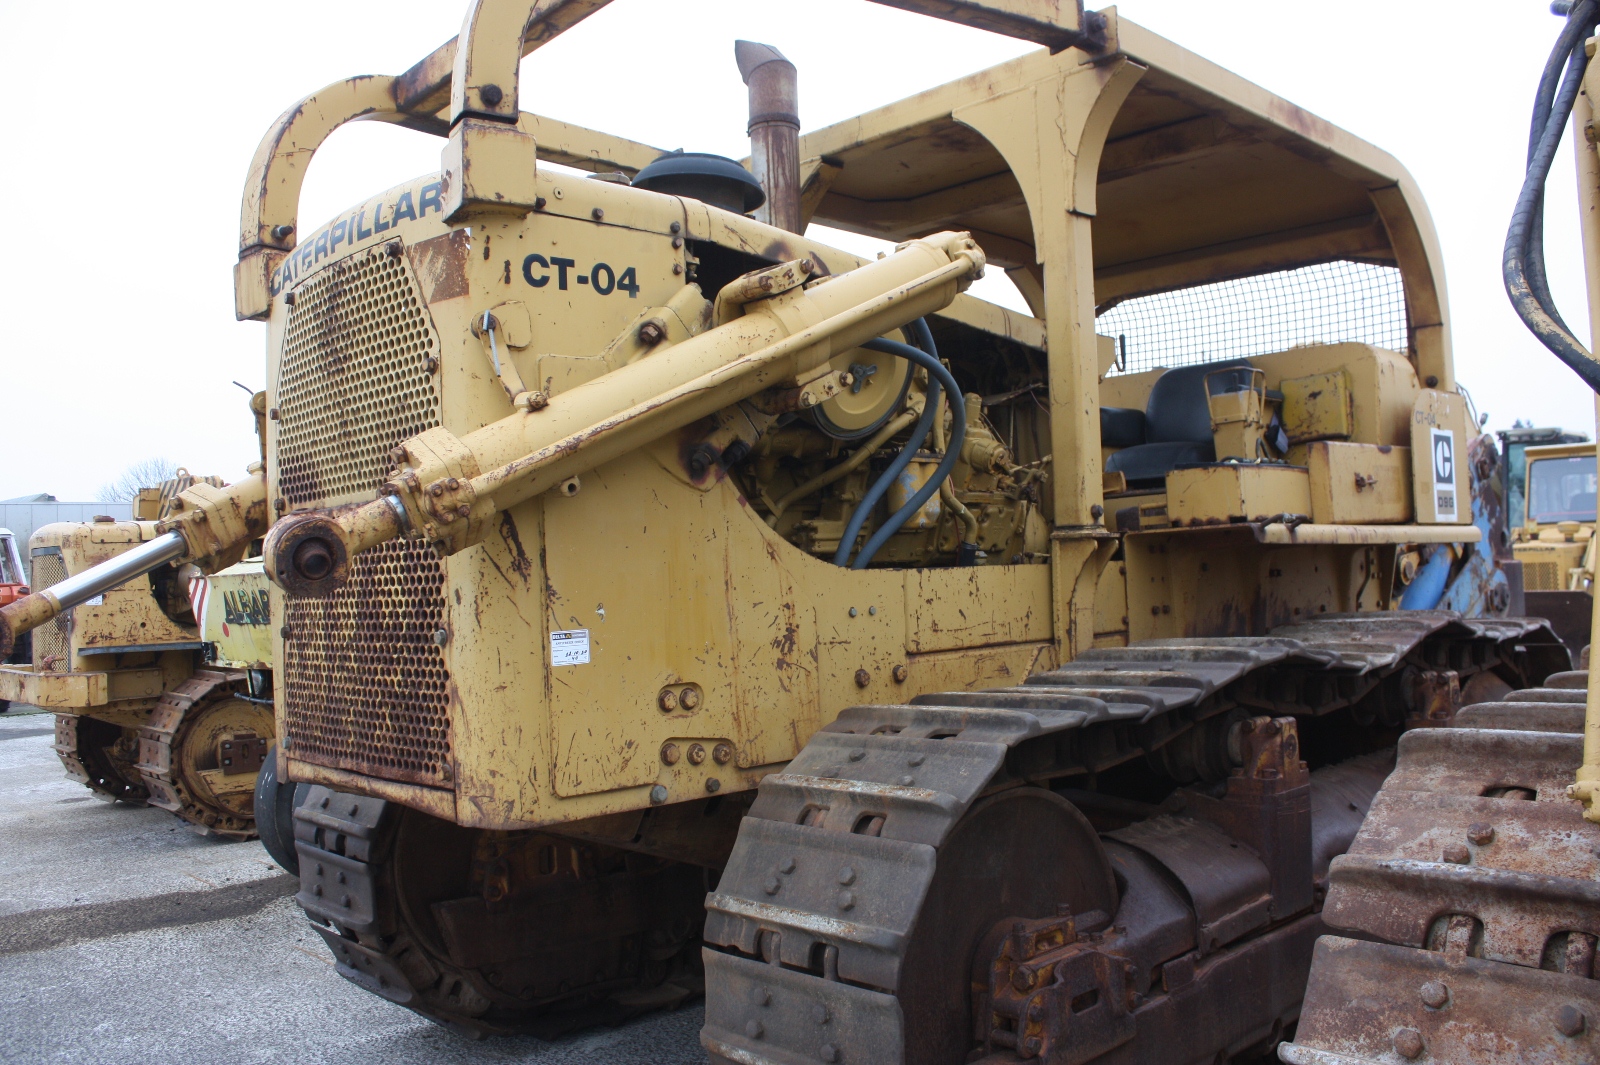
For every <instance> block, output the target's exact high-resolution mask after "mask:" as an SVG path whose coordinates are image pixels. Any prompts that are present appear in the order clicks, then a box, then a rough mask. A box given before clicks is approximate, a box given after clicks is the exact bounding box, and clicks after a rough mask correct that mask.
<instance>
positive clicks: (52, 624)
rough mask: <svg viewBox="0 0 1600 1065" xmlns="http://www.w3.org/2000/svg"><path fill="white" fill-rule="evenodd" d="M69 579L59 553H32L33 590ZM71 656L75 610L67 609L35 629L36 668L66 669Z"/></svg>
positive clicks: (34, 652) (60, 671)
mask: <svg viewBox="0 0 1600 1065" xmlns="http://www.w3.org/2000/svg"><path fill="white" fill-rule="evenodd" d="M66 579H67V564H66V562H64V561H63V560H62V558H61V556H60V555H58V554H56V553H55V552H53V551H52V552H51V553H49V554H47V555H34V556H33V586H32V590H33V591H36V592H42V591H44V590H45V589H46V588H49V587H50V586H51V585H53V584H60V583H61V582H62V581H64V580H66ZM71 656H72V611H70V610H64V611H62V612H61V613H60V614H58V615H56V617H55V618H53V619H52V620H50V621H47V622H45V623H44V624H43V625H40V626H39V627H38V628H37V629H34V630H33V668H34V669H36V670H39V671H40V672H49V671H53V672H56V673H65V672H67V671H68V670H70V669H72V661H71ZM47 663H48V665H47Z"/></svg>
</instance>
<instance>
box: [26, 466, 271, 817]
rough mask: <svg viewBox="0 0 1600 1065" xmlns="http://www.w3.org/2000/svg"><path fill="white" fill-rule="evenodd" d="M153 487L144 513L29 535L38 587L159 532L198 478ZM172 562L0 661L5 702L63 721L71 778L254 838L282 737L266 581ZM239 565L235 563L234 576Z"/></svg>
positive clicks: (92, 601) (63, 754)
mask: <svg viewBox="0 0 1600 1065" xmlns="http://www.w3.org/2000/svg"><path fill="white" fill-rule="evenodd" d="M196 483H198V484H200V485H202V486H208V487H211V488H220V487H221V481H220V480H219V479H217V478H214V477H208V478H194V477H191V476H189V475H188V474H187V473H186V472H185V471H181V470H180V471H179V473H178V476H176V477H174V478H172V479H170V480H168V481H167V482H166V483H165V484H163V485H161V486H159V487H157V488H150V489H145V490H144V491H143V492H141V494H140V497H139V499H138V500H137V501H136V502H135V506H134V511H135V512H134V520H132V521H114V520H112V519H110V518H106V519H103V520H98V519H97V520H96V521H93V522H85V523H67V522H63V523H58V524H53V525H47V526H44V527H43V528H41V529H39V530H37V531H36V532H35V533H34V535H33V537H32V539H31V540H30V541H29V554H30V556H31V557H32V560H33V575H34V582H35V586H36V587H37V588H38V590H39V591H41V592H52V591H53V590H59V589H60V588H61V587H62V585H63V582H66V581H68V580H69V579H70V578H74V577H79V576H80V575H82V574H83V573H85V572H86V571H88V570H91V569H93V568H94V567H96V566H97V565H99V564H102V563H109V564H112V565H115V564H116V562H117V560H118V559H119V558H120V557H121V556H124V555H125V554H127V553H128V552H129V551H131V550H133V549H136V548H138V547H140V546H141V545H145V544H148V543H149V542H150V541H151V540H153V539H154V538H156V537H157V536H159V535H160V525H161V522H162V521H164V520H166V519H168V518H169V517H170V516H171V510H172V507H173V503H174V500H175V499H176V498H177V497H178V495H179V493H181V492H183V491H184V490H185V489H188V488H189V487H190V486H191V485H194V484H196ZM243 568H244V569H246V572H245V573H243V574H241V575H239V576H237V577H231V578H230V577H229V576H228V575H227V573H225V574H219V575H217V576H216V577H207V576H204V575H202V574H200V573H199V572H198V571H195V570H193V569H192V568H190V569H189V570H187V571H186V570H185V569H180V568H176V567H173V566H161V567H157V568H155V569H153V570H151V571H150V572H149V573H147V574H137V575H135V576H133V577H132V579H130V580H128V581H126V582H125V583H119V584H118V585H117V586H115V587H108V588H106V589H104V590H102V591H100V592H98V594H96V595H94V596H90V597H86V598H85V599H84V601H83V602H81V603H80V604H78V605H77V606H76V607H75V608H72V609H68V610H66V611H63V612H62V613H60V614H58V615H57V616H55V617H54V618H52V619H51V620H49V621H48V622H46V623H45V624H44V625H42V626H40V627H39V628H37V629H34V630H33V632H32V634H31V635H32V638H33V639H32V652H31V654H30V655H29V656H28V658H27V659H26V660H23V661H19V662H16V663H14V664H11V665H5V666H0V698H3V699H7V700H15V701H18V702H23V703H31V704H33V705H35V706H38V707H41V708H43V709H45V710H49V711H50V712H52V713H53V714H54V715H55V719H56V743H55V749H56V753H57V754H58V755H59V756H60V758H61V762H62V765H64V766H65V767H66V770H67V773H68V774H69V775H70V776H72V777H73V778H75V779H77V780H79V781H81V782H82V783H83V784H84V785H86V786H87V787H88V788H89V789H90V790H91V791H93V792H95V793H96V794H97V795H100V796H102V797H104V798H106V799H110V800H115V801H120V802H128V803H135V804H140V803H146V804H149V805H151V806H156V807H160V808H162V809H165V810H169V811H171V812H172V813H174V814H176V815H177V816H178V817H179V818H180V819H182V820H183V821H186V822H188V823H189V824H190V825H192V826H193V827H194V828H196V829H197V830H199V831H201V832H204V833H211V834H215V835H217V836H220V837H222V838H225V839H251V838H254V837H255V834H256V830H255V814H254V810H253V803H252V796H253V793H254V790H255V785H256V776H257V773H258V771H259V770H260V767H261V764H262V762H263V760H264V759H265V756H266V753H267V749H268V747H269V745H270V744H271V742H272V735H273V721H272V709H271V706H272V703H271V698H270V696H271V676H272V673H271V665H270V662H269V661H268V658H269V654H270V646H269V645H267V644H266V643H265V640H264V639H259V640H256V641H254V642H255V644H257V646H254V647H252V646H251V644H252V640H251V637H252V635H254V634H258V633H259V634H261V635H262V636H264V634H265V632H266V629H267V625H268V622H269V617H268V613H267V611H268V600H267V590H266V579H265V577H264V576H263V574H262V572H261V566H260V563H259V562H258V563H257V564H256V565H255V567H254V571H253V574H252V573H251V572H249V570H248V567H243ZM229 572H231V571H229Z"/></svg>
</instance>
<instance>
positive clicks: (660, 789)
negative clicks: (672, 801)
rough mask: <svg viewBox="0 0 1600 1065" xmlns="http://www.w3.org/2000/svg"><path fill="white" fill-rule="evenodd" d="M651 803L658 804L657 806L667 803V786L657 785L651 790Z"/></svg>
mask: <svg viewBox="0 0 1600 1065" xmlns="http://www.w3.org/2000/svg"><path fill="white" fill-rule="evenodd" d="M650 801H651V802H653V803H655V804H657V805H660V804H661V803H664V802H666V801H667V789H666V786H665V785H662V784H657V785H656V786H655V787H653V788H651V789H650Z"/></svg>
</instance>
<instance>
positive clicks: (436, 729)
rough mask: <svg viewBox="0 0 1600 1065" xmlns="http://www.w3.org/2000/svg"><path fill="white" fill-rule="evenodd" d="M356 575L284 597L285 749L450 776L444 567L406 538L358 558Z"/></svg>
mask: <svg viewBox="0 0 1600 1065" xmlns="http://www.w3.org/2000/svg"><path fill="white" fill-rule="evenodd" d="M351 571H352V576H351V579H350V583H349V584H348V585H346V586H345V587H344V588H343V589H341V590H340V591H338V592H336V593H334V594H333V595H331V596H328V597H327V598H322V599H312V598H291V599H288V600H287V601H286V602H285V606H284V624H283V629H284V636H283V643H282V646H283V654H282V659H281V676H280V680H279V684H280V685H281V688H282V699H283V705H284V722H285V737H286V738H285V748H286V749H287V750H288V751H289V752H290V754H291V755H292V756H293V757H294V758H295V759H297V760H299V761H303V762H312V763H315V764H318V765H326V766H330V767H332V768H335V769H346V770H353V771H356V772H359V773H362V774H364V775H367V776H372V777H376V778H378V779H380V780H394V781H403V782H408V783H414V784H429V785H433V786H435V787H438V786H440V785H446V786H448V785H449V784H450V782H451V781H452V779H453V766H452V762H451V752H450V712H449V700H450V684H449V681H450V676H449V672H448V670H447V669H446V667H445V661H444V652H443V645H442V643H441V642H440V641H439V640H438V638H437V637H438V634H440V633H445V632H447V630H446V629H445V622H446V615H445V603H444V592H443V589H444V569H443V566H442V565H441V564H440V562H439V559H438V557H437V556H436V555H434V553H433V552H432V551H431V550H429V549H428V548H427V547H426V546H425V545H422V544H420V543H419V542H417V541H412V540H397V541H391V542H390V543H387V544H384V545H382V546H381V547H378V548H375V549H373V550H372V551H369V552H366V553H364V554H361V555H358V556H356V558H355V559H354V560H352V562H351Z"/></svg>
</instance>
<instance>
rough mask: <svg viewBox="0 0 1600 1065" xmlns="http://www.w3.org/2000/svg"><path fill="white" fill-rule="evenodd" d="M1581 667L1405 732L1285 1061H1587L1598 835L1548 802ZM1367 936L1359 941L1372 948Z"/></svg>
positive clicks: (1560, 768)
mask: <svg viewBox="0 0 1600 1065" xmlns="http://www.w3.org/2000/svg"><path fill="white" fill-rule="evenodd" d="M1587 682H1588V676H1587V673H1567V674H1561V675H1557V676H1555V677H1552V678H1550V680H1549V681H1548V682H1547V684H1548V685H1549V686H1548V687H1546V688H1544V689H1537V690H1532V691H1524V692H1516V693H1513V694H1512V695H1510V696H1507V697H1506V698H1505V699H1504V700H1502V701H1499V702H1494V703H1486V704H1481V705H1477V706H1471V707H1467V708H1465V709H1463V710H1462V711H1461V713H1460V714H1459V715H1458V717H1457V721H1456V724H1457V727H1456V728H1453V729H1448V730H1430V731H1426V732H1418V733H1413V734H1410V735H1407V736H1406V737H1404V738H1403V739H1402V740H1401V743H1400V755H1399V764H1398V766H1397V767H1396V770H1395V772H1394V774H1393V775H1392V776H1391V777H1390V778H1389V780H1388V781H1387V782H1386V783H1385V784H1384V787H1383V790H1382V792H1381V793H1380V794H1379V796H1378V799H1377V801H1376V802H1375V803H1374V805H1373V808H1372V812H1371V815H1370V816H1369V817H1368V819H1367V821H1366V823H1365V825H1364V826H1363V827H1362V830H1361V832H1360V834H1359V835H1358V836H1357V837H1356V840H1355V842H1354V844H1353V845H1352V846H1351V848H1350V851H1349V853H1348V854H1347V855H1345V856H1344V857H1342V858H1339V859H1338V860H1336V861H1335V862H1334V864H1333V869H1332V885H1331V887H1330V890H1329V894H1328V902H1327V908H1326V910H1325V911H1324V914H1325V918H1326V920H1327V922H1328V924H1329V925H1331V926H1332V927H1334V928H1336V929H1339V930H1344V931H1353V932H1356V933H1359V934H1360V935H1361V937H1362V940H1361V941H1358V940H1356V939H1349V938H1344V937H1341V936H1337V935H1330V936H1325V937H1323V938H1322V939H1321V940H1320V941H1319V942H1318V944H1317V949H1316V955H1315V959H1314V962H1313V966H1312V973H1311V980H1310V984H1309V986H1308V988H1307V991H1306V1000H1305V1013H1304V1017H1303V1019H1302V1021H1301V1024H1300V1028H1299V1031H1298V1032H1297V1034H1296V1039H1295V1042H1294V1043H1292V1044H1286V1045H1284V1046H1283V1047H1282V1048H1281V1050H1280V1056H1281V1058H1282V1060H1283V1061H1285V1062H1289V1063H1291V1065H1377V1063H1387V1062H1393V1061H1396V1060H1402V1059H1403V1060H1425V1061H1447V1062H1451V1063H1452V1065H1510V1063H1513V1062H1517V1063H1526V1062H1531V1063H1551V1065H1554V1063H1556V1062H1562V1063H1568V1062H1596V1061H1600V1033H1596V1032H1595V1030H1594V1026H1595V1025H1597V1024H1600V980H1597V979H1596V978H1597V977H1600V966H1597V965H1596V961H1595V952H1596V944H1597V942H1600V825H1597V824H1594V823H1592V822H1589V821H1586V820H1584V818H1583V815H1582V806H1581V805H1580V804H1579V803H1578V802H1577V801H1575V800H1572V799H1569V798H1567V796H1566V787H1567V785H1568V784H1569V783H1570V782H1571V780H1572V779H1573V774H1574V772H1575V771H1576V770H1577V768H1578V766H1579V765H1580V764H1581V761H1582V755H1583V746H1582V736H1581V732H1582V726H1583V710H1584V699H1585V695H1586V691H1585V689H1586V688H1587ZM1371 940H1377V941H1376V942H1373V941H1371Z"/></svg>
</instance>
